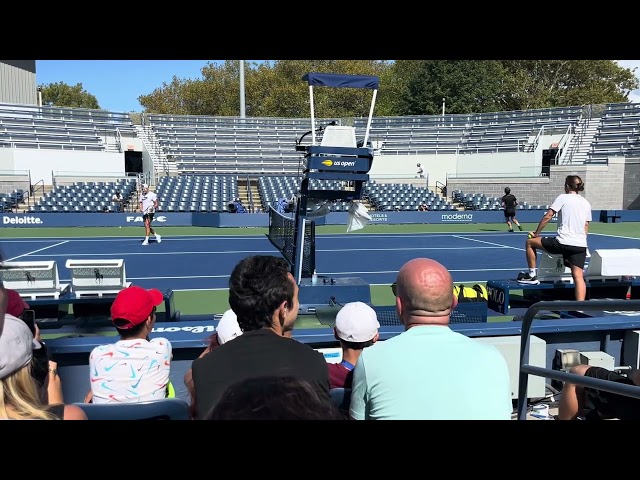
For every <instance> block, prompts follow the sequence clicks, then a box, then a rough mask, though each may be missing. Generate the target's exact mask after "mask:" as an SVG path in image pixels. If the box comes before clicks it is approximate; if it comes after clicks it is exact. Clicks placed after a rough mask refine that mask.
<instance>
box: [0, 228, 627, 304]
mask: <svg viewBox="0 0 640 480" xmlns="http://www.w3.org/2000/svg"><path fill="white" fill-rule="evenodd" d="M523 226H524V227H525V230H524V232H514V233H508V232H506V230H505V229H504V226H503V225H495V224H494V225H489V224H476V225H445V226H442V225H417V226H416V225H412V226H408V225H393V226H390V225H387V226H382V225H372V226H367V227H366V228H365V229H363V230H361V231H360V232H359V233H339V232H340V230H341V231H342V232H344V230H345V228H344V227H339V228H336V227H335V226H333V227H318V228H317V231H316V266H317V271H318V274H319V276H321V277H327V278H342V277H359V278H361V279H362V280H364V281H365V282H367V283H369V284H370V285H372V301H373V303H374V304H377V305H385V304H390V302H391V301H392V297H391V292H390V291H388V290H389V289H388V288H387V287H388V285H389V284H391V283H392V282H393V281H394V280H395V277H396V274H397V271H398V269H399V268H400V267H401V266H402V264H403V263H405V262H406V261H408V260H410V259H412V258H415V257H429V258H433V259H435V260H438V261H439V262H441V263H442V264H443V265H445V266H446V267H447V268H448V269H449V270H450V271H451V273H452V275H453V279H454V282H456V283H478V282H485V281H487V280H493V279H508V278H515V276H516V275H517V273H518V272H519V271H521V270H523V269H524V268H525V262H524V242H525V239H526V232H527V230H528V229H533V228H535V226H533V225H523ZM527 227H529V228H527ZM52 230H54V229H37V230H35V229H23V230H20V229H3V231H2V232H1V233H0V237H1V238H0V246H1V248H2V253H3V256H4V258H5V259H6V260H7V261H25V260H55V261H56V262H57V265H58V269H59V274H60V280H61V282H62V283H68V282H69V281H70V275H69V272H68V271H67V270H66V268H65V266H64V265H65V263H66V261H67V259H76V260H77V259H82V260H89V259H124V261H125V267H126V275H127V280H128V281H131V282H132V283H133V284H136V285H140V286H143V287H146V288H152V287H153V288H158V289H160V290H167V289H172V290H174V291H175V292H176V306H177V308H178V309H180V310H181V311H182V312H183V313H187V314H199V313H219V312H221V311H223V310H224V309H225V308H226V289H227V286H228V279H229V274H230V273H231V270H232V269H233V267H234V266H235V265H236V264H237V263H238V261H240V260H241V259H242V258H244V257H246V256H249V255H280V253H279V252H278V250H276V248H275V247H274V246H273V245H272V244H271V242H270V241H269V239H268V238H267V237H266V232H267V231H266V229H231V228H229V229H226V228H225V229H220V228H218V229H197V228H195V229H194V228H191V227H182V228H181V227H172V228H166V229H163V231H161V232H159V233H161V234H162V243H160V244H157V243H155V242H154V241H153V237H152V239H151V240H150V244H149V245H148V246H143V245H141V240H142V238H141V237H140V233H141V232H140V229H136V228H124V229H115V231H114V229H113V228H111V229H101V228H91V229H90V228H77V229H65V230H63V231H61V229H55V231H52ZM416 230H422V231H416ZM549 234H553V229H551V228H550V229H549ZM9 235H12V236H11V237H10V236H9ZM13 235H15V236H13ZM107 235H110V236H107ZM639 236H640V227H639V226H638V224H631V223H626V224H597V223H594V224H593V225H592V228H591V233H590V236H589V248H590V249H591V250H592V251H593V250H596V249H599V248H604V249H618V248H620V249H622V248H640V238H638V237H639ZM377 286H380V289H381V290H378V291H376V290H375V289H376V287H377ZM181 293H184V295H181ZM212 293H218V295H212Z"/></svg>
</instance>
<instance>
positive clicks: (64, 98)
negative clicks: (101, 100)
mask: <svg viewBox="0 0 640 480" xmlns="http://www.w3.org/2000/svg"><path fill="white" fill-rule="evenodd" d="M38 89H39V90H40V91H41V92H42V104H43V105H48V104H49V103H51V104H52V105H54V106H56V107H72V108H92V109H99V108H100V105H98V99H97V98H96V97H95V96H93V95H91V94H90V93H89V92H87V91H86V90H85V89H84V88H83V87H82V84H81V83H78V84H76V85H75V86H73V87H72V86H70V85H67V84H66V83H64V82H58V83H49V84H47V85H39V86H38Z"/></svg>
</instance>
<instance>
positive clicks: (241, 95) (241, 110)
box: [240, 60, 245, 118]
mask: <svg viewBox="0 0 640 480" xmlns="http://www.w3.org/2000/svg"><path fill="white" fill-rule="evenodd" d="M244 116H245V105H244V60H240V118H244Z"/></svg>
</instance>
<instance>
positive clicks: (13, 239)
mask: <svg viewBox="0 0 640 480" xmlns="http://www.w3.org/2000/svg"><path fill="white" fill-rule="evenodd" d="M265 228H266V227H265ZM460 233H463V234H465V235H470V236H471V235H480V236H490V235H493V236H500V237H501V236H504V232H469V233H468V234H467V233H465V232H409V233H401V234H400V233H379V232H376V233H327V234H323V233H316V239H320V238H321V239H327V238H329V239H331V238H337V239H340V240H344V239H345V238H359V237H368V238H406V237H417V238H420V237H425V238H428V237H433V236H440V237H450V236H455V235H458V234H460ZM516 233H519V234H521V232H516ZM65 238H66V239H67V240H70V241H74V242H116V241H122V240H137V239H140V236H136V235H127V236H115V237H72V238H69V237H7V238H3V237H1V236H0V241H2V242H3V243H5V242H6V243H12V242H39V241H43V240H44V241H46V240H63V239H65ZM620 238H622V237H620ZM218 239H219V240H243V239H248V240H267V241H268V238H267V237H266V235H265V234H264V233H255V234H251V235H163V236H162V240H163V241H164V240H171V241H174V240H175V241H190V240H218Z"/></svg>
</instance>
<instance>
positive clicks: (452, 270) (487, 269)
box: [318, 268, 522, 282]
mask: <svg viewBox="0 0 640 480" xmlns="http://www.w3.org/2000/svg"><path fill="white" fill-rule="evenodd" d="M447 270H449V271H450V272H510V271H513V272H516V271H520V270H522V268H465V269H459V270H455V269H451V268H448V269H447ZM380 273H398V270H381V271H377V272H318V275H352V274H359V275H376V274H380ZM482 281H483V282H486V280H482Z"/></svg>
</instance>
